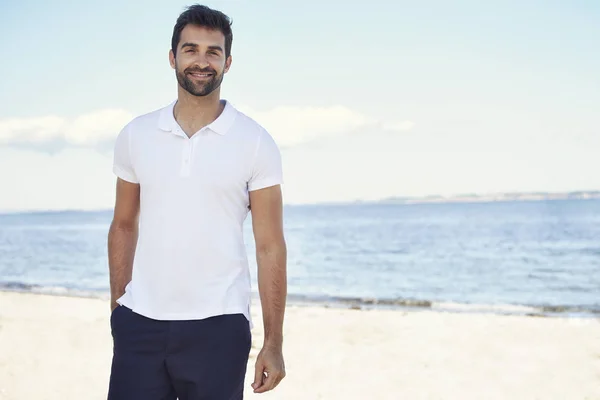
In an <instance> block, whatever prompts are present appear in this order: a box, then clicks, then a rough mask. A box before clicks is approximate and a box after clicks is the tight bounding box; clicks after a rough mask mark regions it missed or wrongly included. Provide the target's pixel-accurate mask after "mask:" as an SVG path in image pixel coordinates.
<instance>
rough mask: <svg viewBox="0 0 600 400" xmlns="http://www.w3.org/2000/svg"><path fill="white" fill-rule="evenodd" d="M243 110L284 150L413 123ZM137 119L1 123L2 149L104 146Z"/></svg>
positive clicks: (329, 111)
mask: <svg viewBox="0 0 600 400" xmlns="http://www.w3.org/2000/svg"><path fill="white" fill-rule="evenodd" d="M240 110H241V111H242V112H244V113H245V114H247V115H248V116H250V117H252V118H254V119H255V120H256V121H257V122H259V123H260V124H261V125H263V126H264V127H265V128H266V129H267V130H268V131H269V132H270V133H271V134H272V135H273V137H274V138H275V139H276V141H277V143H278V144H279V145H280V146H281V147H289V146H293V145H297V144H300V143H306V142H309V141H313V140H319V139H327V138H331V137H334V136H339V135H345V134H349V133H356V132H360V131H361V129H368V130H369V132H371V131H372V130H381V129H384V130H391V131H406V130H409V129H411V128H412V127H413V126H414V123H413V122H411V121H402V122H389V121H381V120H378V119H375V118H373V117H370V116H368V115H365V114H363V113H360V112H358V111H356V110H352V109H350V108H347V107H344V106H341V105H335V106H330V107H295V106H280V107H275V108H272V109H270V110H266V111H259V110H255V109H252V108H251V107H240ZM133 118H134V115H132V114H131V113H130V112H128V111H126V110H121V109H105V110H98V111H94V112H90V113H88V114H84V115H80V116H78V117H75V118H64V117H58V116H40V117H33V118H11V119H4V120H1V119H0V145H18V146H26V147H33V148H49V147H51V146H53V147H55V148H56V147H58V148H65V147H92V148H99V147H104V146H105V145H106V144H109V143H112V141H113V140H114V138H115V137H116V136H117V134H118V133H119V131H120V130H121V129H122V128H123V126H125V124H127V123H128V122H129V121H131V120H132V119H133Z"/></svg>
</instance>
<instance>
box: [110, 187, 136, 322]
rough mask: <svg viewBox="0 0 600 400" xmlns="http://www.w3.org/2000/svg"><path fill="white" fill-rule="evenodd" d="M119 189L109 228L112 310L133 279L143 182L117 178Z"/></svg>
mask: <svg viewBox="0 0 600 400" xmlns="http://www.w3.org/2000/svg"><path fill="white" fill-rule="evenodd" d="M116 190H117V193H116V201H115V208H114V215H113V220H112V223H111V225H110V230H109V232H108V264H109V270H110V271H109V272H110V309H111V311H112V310H114V309H115V308H116V307H117V305H118V304H117V299H118V298H119V297H121V296H122V295H123V294H124V293H125V286H127V284H128V283H129V281H131V273H132V269H133V256H134V254H135V247H136V244H137V238H138V216H139V210H140V185H138V184H134V183H130V182H127V181H125V180H122V179H120V178H118V179H117V189H116Z"/></svg>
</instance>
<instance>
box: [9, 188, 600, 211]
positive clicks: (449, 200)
mask: <svg viewBox="0 0 600 400" xmlns="http://www.w3.org/2000/svg"><path fill="white" fill-rule="evenodd" d="M553 200H600V190H589V191H574V192H514V193H510V192H506V193H504V192H499V193H489V194H469V193H467V194H457V195H449V196H442V195H431V196H414V197H409V196H393V197H387V198H382V199H373V200H360V199H355V200H348V201H323V202H314V203H284V206H291V207H302V206H308V207H314V206H344V205H356V204H366V205H369V204H372V205H377V204H468V203H501V202H511V201H513V202H530V201H553ZM105 212H112V209H111V208H104V209H101V208H100V209H99V208H95V209H75V208H66V209H47V210H44V209H32V210H0V215H18V214H44V213H46V214H60V213H105Z"/></svg>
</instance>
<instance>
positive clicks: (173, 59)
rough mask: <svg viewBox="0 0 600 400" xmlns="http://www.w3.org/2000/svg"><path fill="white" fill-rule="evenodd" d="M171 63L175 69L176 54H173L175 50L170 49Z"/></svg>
mask: <svg viewBox="0 0 600 400" xmlns="http://www.w3.org/2000/svg"><path fill="white" fill-rule="evenodd" d="M169 63H170V64H171V68H173V69H175V54H173V50H169Z"/></svg>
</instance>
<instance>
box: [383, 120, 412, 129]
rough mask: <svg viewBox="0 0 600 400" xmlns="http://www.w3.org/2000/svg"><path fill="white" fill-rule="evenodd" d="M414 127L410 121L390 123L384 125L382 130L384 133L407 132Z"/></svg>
mask: <svg viewBox="0 0 600 400" xmlns="http://www.w3.org/2000/svg"><path fill="white" fill-rule="evenodd" d="M414 126H415V123H414V122H412V121H400V122H391V123H384V124H383V129H385V130H386V131H409V130H411V129H412V128H413V127H414Z"/></svg>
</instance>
